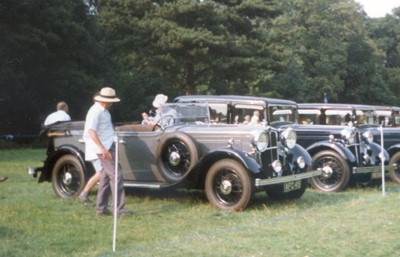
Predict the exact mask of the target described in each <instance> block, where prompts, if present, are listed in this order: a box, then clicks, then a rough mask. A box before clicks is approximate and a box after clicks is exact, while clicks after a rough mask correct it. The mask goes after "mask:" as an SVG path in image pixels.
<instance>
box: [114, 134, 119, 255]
mask: <svg viewBox="0 0 400 257" xmlns="http://www.w3.org/2000/svg"><path fill="white" fill-rule="evenodd" d="M114 142H115V171H114V172H115V174H114V201H113V202H114V234H113V252H115V247H116V239H117V216H118V215H117V205H118V204H117V201H118V136H115V137H114Z"/></svg>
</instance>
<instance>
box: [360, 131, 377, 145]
mask: <svg viewBox="0 0 400 257" xmlns="http://www.w3.org/2000/svg"><path fill="white" fill-rule="evenodd" d="M362 136H363V138H364V140H365V141H366V142H367V143H368V144H371V143H372V142H374V136H373V135H372V132H371V131H369V130H368V131H365V132H364V133H363V134H362Z"/></svg>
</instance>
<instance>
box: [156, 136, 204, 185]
mask: <svg viewBox="0 0 400 257" xmlns="http://www.w3.org/2000/svg"><path fill="white" fill-rule="evenodd" d="M157 156H158V158H159V159H158V166H159V169H160V172H161V174H162V176H163V177H164V179H165V180H167V181H169V182H171V183H175V182H179V181H181V180H182V179H184V178H185V177H186V175H187V174H188V173H189V171H190V170H191V169H192V168H193V167H194V166H195V165H196V163H197V161H198V159H199V157H198V150H197V144H196V143H195V142H194V140H193V139H192V138H191V137H190V136H189V135H188V134H185V133H182V132H176V133H171V134H166V135H165V136H164V137H162V138H161V140H160V147H159V148H158V151H157Z"/></svg>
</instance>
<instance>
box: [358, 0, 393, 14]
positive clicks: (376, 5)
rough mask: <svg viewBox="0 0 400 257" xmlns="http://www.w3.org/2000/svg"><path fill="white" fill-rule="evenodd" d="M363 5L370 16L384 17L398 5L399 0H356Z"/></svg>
mask: <svg viewBox="0 0 400 257" xmlns="http://www.w3.org/2000/svg"><path fill="white" fill-rule="evenodd" d="M356 2H358V3H360V4H361V5H362V6H363V7H364V11H365V12H366V13H367V15H368V16H369V17H371V18H379V17H385V15H386V14H388V13H391V11H392V9H393V8H395V7H400V0H356Z"/></svg>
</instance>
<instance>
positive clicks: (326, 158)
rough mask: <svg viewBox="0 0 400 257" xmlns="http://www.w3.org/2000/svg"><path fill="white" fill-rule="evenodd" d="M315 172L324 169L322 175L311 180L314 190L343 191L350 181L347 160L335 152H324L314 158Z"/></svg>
mask: <svg viewBox="0 0 400 257" xmlns="http://www.w3.org/2000/svg"><path fill="white" fill-rule="evenodd" d="M312 169H313V170H316V169H322V175H321V176H318V177H313V178H311V179H310V184H311V186H312V187H313V188H315V189H317V190H320V191H324V192H338V191H342V190H343V189H344V188H345V187H347V185H348V184H349V181H350V171H349V166H348V164H347V162H346V160H345V159H344V158H343V157H342V156H340V155H339V154H338V153H336V152H333V151H322V152H319V153H317V154H315V155H314V156H313V168H312Z"/></svg>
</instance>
